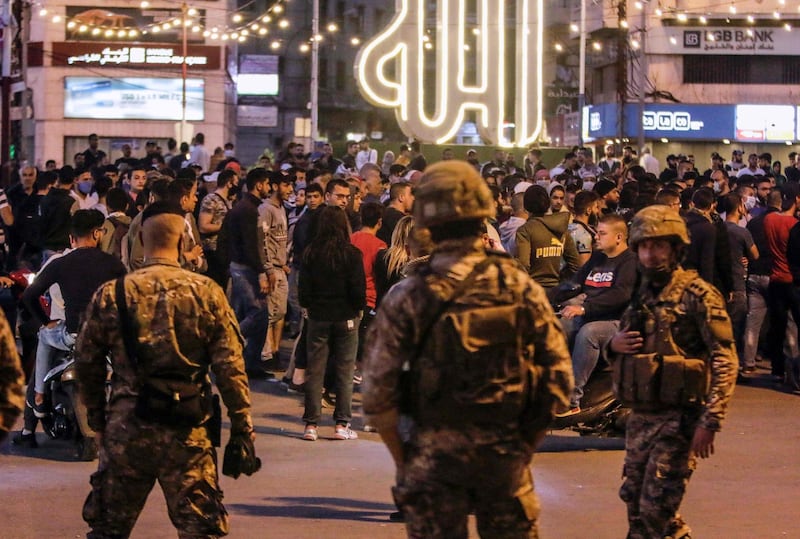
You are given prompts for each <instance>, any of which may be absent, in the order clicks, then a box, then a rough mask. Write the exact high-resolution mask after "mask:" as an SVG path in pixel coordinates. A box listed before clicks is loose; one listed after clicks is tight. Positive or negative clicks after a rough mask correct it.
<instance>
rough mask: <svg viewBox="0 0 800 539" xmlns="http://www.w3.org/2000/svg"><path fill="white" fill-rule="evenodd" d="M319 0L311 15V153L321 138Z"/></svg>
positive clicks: (314, 4) (316, 1)
mask: <svg viewBox="0 0 800 539" xmlns="http://www.w3.org/2000/svg"><path fill="white" fill-rule="evenodd" d="M318 38H319V0H314V2H313V7H312V13H311V88H310V94H311V95H310V99H309V103H310V105H309V108H310V109H311V129H310V131H311V132H310V133H309V136H310V137H311V144H309V146H310V147H311V151H312V152H313V151H314V143H315V142H316V141H317V139H318V138H319V39H318Z"/></svg>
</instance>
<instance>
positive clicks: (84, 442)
mask: <svg viewBox="0 0 800 539" xmlns="http://www.w3.org/2000/svg"><path fill="white" fill-rule="evenodd" d="M108 367H109V369H110V362H109V363H108ZM44 381H45V387H46V393H45V395H46V396H45V402H48V403H49V404H50V415H48V416H47V417H45V418H44V419H42V420H41V421H42V426H43V427H44V431H45V432H46V433H47V435H48V436H50V438H53V439H54V440H72V441H73V442H74V444H75V457H76V458H77V459H78V460H82V461H91V460H94V459H96V458H97V445H96V444H95V441H94V437H95V433H94V431H93V430H92V429H91V427H89V419H88V414H87V410H86V406H84V404H83V402H81V399H80V396H79V395H78V384H77V376H76V371H75V357H74V350H70V351H69V352H66V354H65V355H64V356H62V358H61V360H60V361H59V363H58V364H57V365H56V366H55V367H53V368H52V369H50V371H49V372H48V373H47V374H46V375H45V378H44Z"/></svg>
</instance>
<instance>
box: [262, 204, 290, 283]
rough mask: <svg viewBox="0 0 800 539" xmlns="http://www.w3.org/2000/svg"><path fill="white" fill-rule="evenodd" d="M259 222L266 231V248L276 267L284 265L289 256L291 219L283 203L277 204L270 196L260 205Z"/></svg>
mask: <svg viewBox="0 0 800 539" xmlns="http://www.w3.org/2000/svg"><path fill="white" fill-rule="evenodd" d="M258 222H259V224H260V225H261V228H262V230H263V231H264V249H265V250H266V252H267V255H268V256H269V260H270V261H271V262H272V264H273V265H274V266H275V267H283V266H285V265H286V264H287V263H288V258H289V221H288V219H287V217H286V210H285V209H284V207H283V204H281V205H280V206H276V205H274V204H273V203H272V199H270V198H268V199H267V200H265V201H264V202H263V203H262V204H261V206H259V207H258Z"/></svg>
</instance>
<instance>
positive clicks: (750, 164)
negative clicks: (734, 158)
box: [736, 153, 767, 178]
mask: <svg viewBox="0 0 800 539" xmlns="http://www.w3.org/2000/svg"><path fill="white" fill-rule="evenodd" d="M745 174H749V175H750V176H766V174H767V173H766V172H764V169H761V168H758V154H754V153H751V154H750V155H748V156H747V166H746V167H744V168H742V169H739V172H738V173H737V174H736V177H737V178H740V177H742V176H744V175H745Z"/></svg>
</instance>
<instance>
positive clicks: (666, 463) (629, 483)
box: [619, 410, 697, 539]
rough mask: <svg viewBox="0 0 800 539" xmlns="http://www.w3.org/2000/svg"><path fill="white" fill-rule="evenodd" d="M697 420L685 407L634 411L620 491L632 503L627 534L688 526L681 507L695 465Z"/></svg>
mask: <svg viewBox="0 0 800 539" xmlns="http://www.w3.org/2000/svg"><path fill="white" fill-rule="evenodd" d="M696 425H697V415H696V414H687V413H685V412H682V411H681V410H672V411H668V412H659V413H643V412H632V413H631V415H630V418H629V419H628V424H627V435H626V439H625V468H624V472H623V475H624V476H625V481H624V482H623V483H622V488H620V491H619V497H620V498H622V501H624V502H625V503H626V504H627V506H628V526H629V532H628V539H656V538H662V537H667V536H671V535H672V533H673V532H674V530H675V529H678V528H680V527H682V526H685V524H683V522H682V521H681V519H680V517H679V516H678V515H677V511H678V507H680V504H681V500H682V499H683V494H684V492H685V491H686V485H687V484H688V483H689V478H690V477H691V475H692V471H693V470H694V468H695V458H694V457H690V456H689V449H690V447H691V442H692V436H693V435H694V431H695V427H696Z"/></svg>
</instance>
